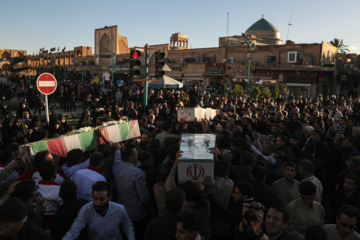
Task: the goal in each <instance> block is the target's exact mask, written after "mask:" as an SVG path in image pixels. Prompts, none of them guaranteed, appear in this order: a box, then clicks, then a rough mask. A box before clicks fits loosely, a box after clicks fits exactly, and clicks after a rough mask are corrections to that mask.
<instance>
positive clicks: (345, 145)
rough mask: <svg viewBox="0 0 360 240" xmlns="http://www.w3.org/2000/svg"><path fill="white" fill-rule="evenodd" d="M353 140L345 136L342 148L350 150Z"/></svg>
mask: <svg viewBox="0 0 360 240" xmlns="http://www.w3.org/2000/svg"><path fill="white" fill-rule="evenodd" d="M353 142H354V140H353V138H352V137H351V136H345V137H344V138H343V140H342V147H343V149H344V150H347V149H350V148H352V145H353Z"/></svg>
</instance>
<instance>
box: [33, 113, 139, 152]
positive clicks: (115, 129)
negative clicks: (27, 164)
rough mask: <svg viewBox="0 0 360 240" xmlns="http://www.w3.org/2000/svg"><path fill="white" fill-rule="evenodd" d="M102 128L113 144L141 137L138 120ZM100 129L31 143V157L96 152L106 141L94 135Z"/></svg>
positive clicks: (91, 129) (90, 129)
mask: <svg viewBox="0 0 360 240" xmlns="http://www.w3.org/2000/svg"><path fill="white" fill-rule="evenodd" d="M100 127H103V128H104V134H105V136H106V137H107V138H108V139H109V141H113V142H122V141H125V140H128V139H131V138H136V137H139V136H140V129H139V123H138V121H137V120H134V121H130V122H123V123H118V122H117V123H115V124H111V125H104V126H100ZM98 128H99V127H98ZM98 128H89V129H88V131H84V132H78V133H75V134H72V135H68V136H66V135H65V136H60V137H58V138H53V139H47V140H42V141H39V142H33V143H30V144H29V145H30V152H31V155H35V154H36V153H38V152H41V151H46V150H48V151H49V152H50V153H56V154H57V155H59V156H61V157H66V155H67V153H68V152H69V151H70V150H73V149H81V150H83V151H84V152H86V151H91V150H94V149H95V148H96V146H97V145H100V144H103V143H104V140H103V139H102V138H99V136H98V135H97V134H96V133H94V131H95V130H96V129H98Z"/></svg>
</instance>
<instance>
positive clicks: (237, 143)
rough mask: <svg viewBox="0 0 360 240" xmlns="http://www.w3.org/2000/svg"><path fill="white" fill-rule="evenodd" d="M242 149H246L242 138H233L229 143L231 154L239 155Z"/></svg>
mask: <svg viewBox="0 0 360 240" xmlns="http://www.w3.org/2000/svg"><path fill="white" fill-rule="evenodd" d="M244 148H246V143H245V141H244V140H243V139H242V138H234V139H232V140H231V143H230V151H231V153H232V154H234V155H237V154H240V153H241V152H242V151H243V150H244Z"/></svg>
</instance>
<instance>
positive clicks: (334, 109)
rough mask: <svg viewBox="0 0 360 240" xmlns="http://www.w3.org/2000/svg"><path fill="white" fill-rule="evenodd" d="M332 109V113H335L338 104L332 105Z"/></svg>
mask: <svg viewBox="0 0 360 240" xmlns="http://www.w3.org/2000/svg"><path fill="white" fill-rule="evenodd" d="M332 109H333V111H335V112H336V111H337V109H338V104H337V103H336V102H334V103H333V105H332Z"/></svg>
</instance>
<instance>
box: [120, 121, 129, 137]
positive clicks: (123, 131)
mask: <svg viewBox="0 0 360 240" xmlns="http://www.w3.org/2000/svg"><path fill="white" fill-rule="evenodd" d="M119 127H120V136H121V141H125V140H128V139H130V138H132V131H131V123H130V122H124V123H120V124H119Z"/></svg>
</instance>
